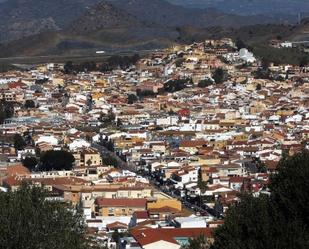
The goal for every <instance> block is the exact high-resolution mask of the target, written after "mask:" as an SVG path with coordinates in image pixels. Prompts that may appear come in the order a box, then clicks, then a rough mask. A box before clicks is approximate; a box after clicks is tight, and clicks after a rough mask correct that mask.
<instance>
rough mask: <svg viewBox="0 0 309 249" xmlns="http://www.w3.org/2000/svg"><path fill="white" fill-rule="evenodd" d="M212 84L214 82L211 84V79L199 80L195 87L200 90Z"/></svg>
mask: <svg viewBox="0 0 309 249" xmlns="http://www.w3.org/2000/svg"><path fill="white" fill-rule="evenodd" d="M213 83H214V82H213V81H212V80H211V79H209V78H207V79H205V80H201V81H200V82H199V83H198V84H197V86H198V87H201V88H204V87H207V86H210V85H212V84H213Z"/></svg>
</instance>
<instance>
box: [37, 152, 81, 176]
mask: <svg viewBox="0 0 309 249" xmlns="http://www.w3.org/2000/svg"><path fill="white" fill-rule="evenodd" d="M74 162H75V158H74V156H73V155H72V153H70V152H68V151H64V150H60V151H56V150H49V151H46V152H44V153H42V155H41V158H40V164H39V168H38V169H39V170H41V171H51V170H71V169H72V167H73V163H74Z"/></svg>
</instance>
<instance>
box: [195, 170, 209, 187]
mask: <svg viewBox="0 0 309 249" xmlns="http://www.w3.org/2000/svg"><path fill="white" fill-rule="evenodd" d="M197 186H198V187H199V188H200V190H201V191H202V192H205V191H206V190H207V182H204V181H203V177H202V170H201V169H199V170H198V180H197Z"/></svg>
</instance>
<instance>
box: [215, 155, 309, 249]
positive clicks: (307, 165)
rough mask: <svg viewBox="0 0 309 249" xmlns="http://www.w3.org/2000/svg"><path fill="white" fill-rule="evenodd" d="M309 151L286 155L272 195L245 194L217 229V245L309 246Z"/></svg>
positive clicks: (237, 248) (234, 248) (230, 248)
mask: <svg viewBox="0 0 309 249" xmlns="http://www.w3.org/2000/svg"><path fill="white" fill-rule="evenodd" d="M308 177H309V152H307V151H306V152H303V153H301V154H297V155H295V156H293V157H284V158H283V159H282V161H281V162H280V163H279V170H278V174H275V175H273V176H272V178H271V184H270V191H271V195H270V196H268V195H260V196H259V197H253V196H251V195H244V196H242V197H241V200H240V202H239V203H237V204H235V205H233V206H231V207H230V208H229V210H228V212H227V214H226V219H225V222H224V225H222V226H221V227H219V228H218V229H217V230H216V232H215V243H214V245H213V247H214V249H221V248H222V249H223V248H224V249H246V248H250V249H255V248H256V249H257V248H274V249H277V248H278V249H279V248H287V249H289V248H297V249H299V248H301V249H305V248H309V211H308V203H309V193H308V191H307V190H308V187H309V183H308V181H307V179H308Z"/></svg>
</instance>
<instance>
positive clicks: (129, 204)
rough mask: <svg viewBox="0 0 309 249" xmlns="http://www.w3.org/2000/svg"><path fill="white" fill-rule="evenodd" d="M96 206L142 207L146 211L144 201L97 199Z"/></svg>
mask: <svg viewBox="0 0 309 249" xmlns="http://www.w3.org/2000/svg"><path fill="white" fill-rule="evenodd" d="M95 201H96V204H97V205H99V206H101V207H143V208H145V209H146V204H147V200H146V199H141V198H140V199H137V198H135V199H127V198H122V199H111V198H97V199H96V200H95Z"/></svg>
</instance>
